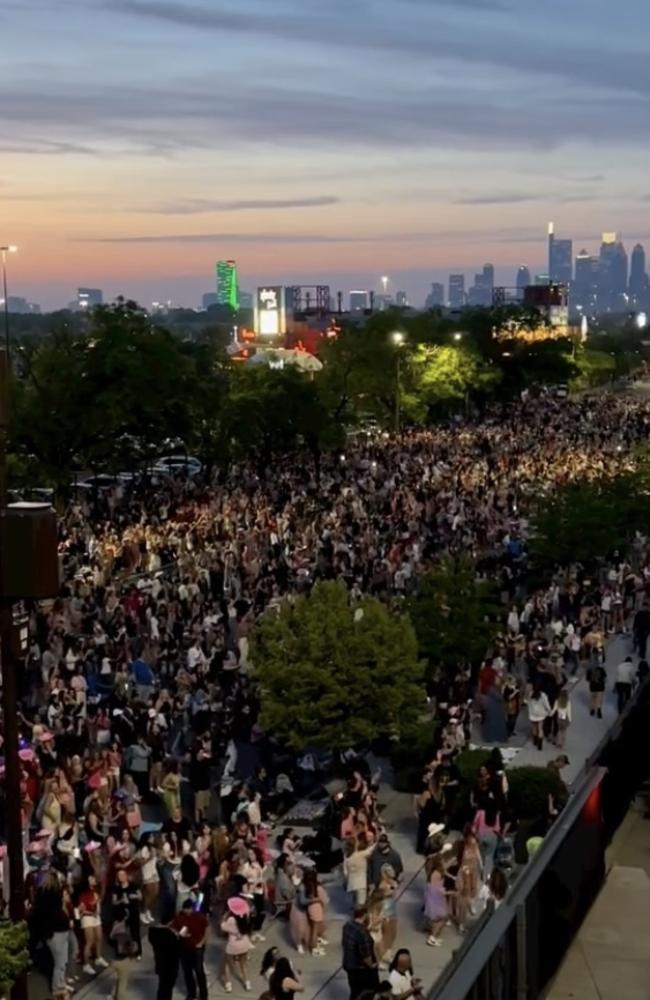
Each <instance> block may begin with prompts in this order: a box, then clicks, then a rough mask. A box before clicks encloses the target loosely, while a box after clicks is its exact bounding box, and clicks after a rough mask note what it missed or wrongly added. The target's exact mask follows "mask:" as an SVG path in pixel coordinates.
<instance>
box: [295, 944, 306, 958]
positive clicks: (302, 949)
mask: <svg viewBox="0 0 650 1000" xmlns="http://www.w3.org/2000/svg"><path fill="white" fill-rule="evenodd" d="M297 951H298V954H299V955H304V954H305V949H304V948H303V946H302V945H301V944H299V945H298V948H297Z"/></svg>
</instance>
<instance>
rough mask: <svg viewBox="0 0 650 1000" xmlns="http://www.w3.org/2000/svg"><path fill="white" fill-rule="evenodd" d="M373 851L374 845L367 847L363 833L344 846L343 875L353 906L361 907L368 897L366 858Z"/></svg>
mask: <svg viewBox="0 0 650 1000" xmlns="http://www.w3.org/2000/svg"><path fill="white" fill-rule="evenodd" d="M374 849H375V845H374V844H371V845H370V846H368V840H367V837H366V835H365V833H360V834H359V835H358V837H356V839H352V838H351V839H350V840H349V841H348V843H347V844H346V857H345V859H344V861H343V874H344V876H345V886H346V889H347V891H348V892H349V893H350V895H351V896H352V900H353V903H354V905H355V906H363V905H364V904H365V902H366V899H367V897H368V858H369V857H370V855H371V854H372V852H373V851H374Z"/></svg>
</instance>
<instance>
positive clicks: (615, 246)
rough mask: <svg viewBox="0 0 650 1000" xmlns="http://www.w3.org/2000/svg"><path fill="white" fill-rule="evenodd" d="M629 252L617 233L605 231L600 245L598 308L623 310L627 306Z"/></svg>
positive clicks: (614, 310) (605, 310)
mask: <svg viewBox="0 0 650 1000" xmlns="http://www.w3.org/2000/svg"><path fill="white" fill-rule="evenodd" d="M627 270H628V268H627V253H626V251H625V247H624V246H623V243H622V242H621V240H619V239H618V237H617V235H616V233H603V240H602V243H601V245H600V269H599V276H598V308H599V309H600V310H601V311H602V312H623V311H624V310H625V309H626V307H627V283H628V281H627Z"/></svg>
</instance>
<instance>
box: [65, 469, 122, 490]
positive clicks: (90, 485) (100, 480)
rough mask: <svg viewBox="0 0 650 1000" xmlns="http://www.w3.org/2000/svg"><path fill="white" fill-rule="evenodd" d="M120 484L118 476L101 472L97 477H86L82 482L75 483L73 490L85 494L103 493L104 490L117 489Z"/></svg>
mask: <svg viewBox="0 0 650 1000" xmlns="http://www.w3.org/2000/svg"><path fill="white" fill-rule="evenodd" d="M118 482H119V480H118V477H117V476H111V475H109V474H108V473H107V472H100V473H99V474H98V475H96V476H86V478H85V479H82V480H81V482H78V483H74V484H73V488H74V489H77V490H83V491H84V492H93V491H97V492H98V493H101V492H102V491H103V490H112V489H115V487H116V486H117V485H118Z"/></svg>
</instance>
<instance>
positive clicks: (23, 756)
mask: <svg viewBox="0 0 650 1000" xmlns="http://www.w3.org/2000/svg"><path fill="white" fill-rule="evenodd" d="M18 756H19V758H20V760H22V761H26V762H27V761H30V760H34V751H33V750H30V749H29V747H25V749H24V750H19V751H18Z"/></svg>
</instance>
